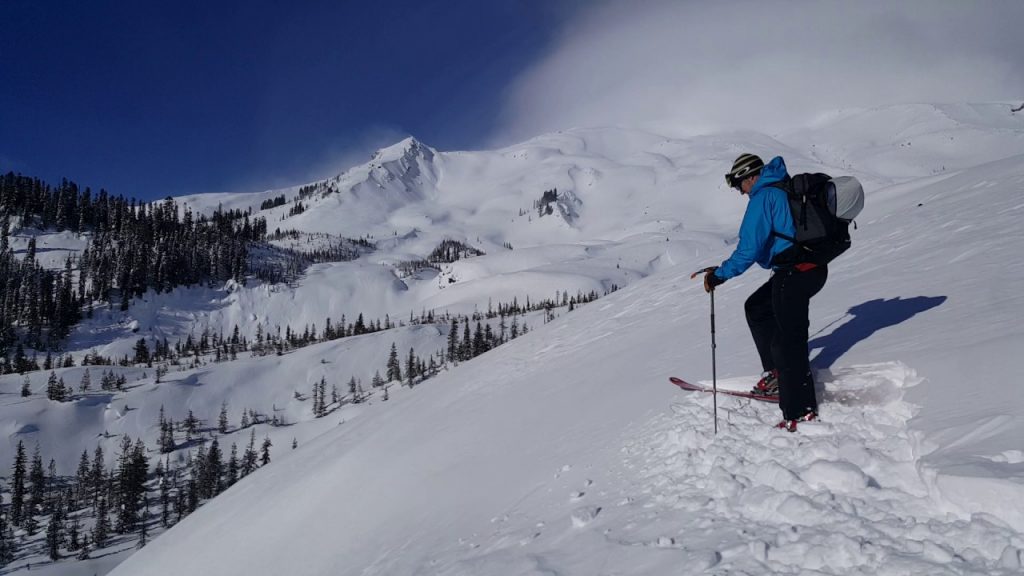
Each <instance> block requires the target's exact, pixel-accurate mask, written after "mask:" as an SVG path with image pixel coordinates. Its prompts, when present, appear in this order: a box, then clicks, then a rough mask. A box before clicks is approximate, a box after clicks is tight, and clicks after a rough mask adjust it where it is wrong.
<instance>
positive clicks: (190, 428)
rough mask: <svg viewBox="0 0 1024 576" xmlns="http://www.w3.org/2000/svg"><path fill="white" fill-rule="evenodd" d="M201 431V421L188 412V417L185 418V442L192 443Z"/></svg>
mask: <svg viewBox="0 0 1024 576" xmlns="http://www.w3.org/2000/svg"><path fill="white" fill-rule="evenodd" d="M197 431H199V419H198V418H196V417H195V414H192V411H191V410H189V411H188V417H187V418H185V441H186V442H191V441H192V436H193V435H194V434H195V433H196V432H197Z"/></svg>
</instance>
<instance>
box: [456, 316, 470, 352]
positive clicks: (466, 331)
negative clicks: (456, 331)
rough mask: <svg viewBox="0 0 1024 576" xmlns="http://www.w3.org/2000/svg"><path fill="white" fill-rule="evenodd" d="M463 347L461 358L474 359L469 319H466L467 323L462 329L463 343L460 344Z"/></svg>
mask: <svg viewBox="0 0 1024 576" xmlns="http://www.w3.org/2000/svg"><path fill="white" fill-rule="evenodd" d="M459 348H460V349H461V354H460V356H461V357H460V360H472V359H473V336H472V334H470V332H469V320H468V319H467V320H466V325H465V327H464V328H463V331H462V344H461V345H460V346H459Z"/></svg>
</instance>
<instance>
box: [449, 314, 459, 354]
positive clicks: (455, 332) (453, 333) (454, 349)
mask: <svg viewBox="0 0 1024 576" xmlns="http://www.w3.org/2000/svg"><path fill="white" fill-rule="evenodd" d="M458 360H459V321H458V320H457V319H455V318H452V325H451V328H449V329H448V361H449V362H451V363H453V364H454V363H455V362H456V361H458Z"/></svg>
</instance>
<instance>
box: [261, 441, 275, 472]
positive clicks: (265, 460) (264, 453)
mask: <svg viewBox="0 0 1024 576" xmlns="http://www.w3.org/2000/svg"><path fill="white" fill-rule="evenodd" d="M271 446H273V443H271V442H270V436H265V437H264V438H263V446H261V447H260V466H266V465H267V464H270V447H271Z"/></svg>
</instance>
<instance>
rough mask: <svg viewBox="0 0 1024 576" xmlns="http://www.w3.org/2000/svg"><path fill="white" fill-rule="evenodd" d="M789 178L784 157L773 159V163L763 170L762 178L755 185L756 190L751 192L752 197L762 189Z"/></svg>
mask: <svg viewBox="0 0 1024 576" xmlns="http://www.w3.org/2000/svg"><path fill="white" fill-rule="evenodd" d="M788 177H789V173H788V172H787V171H786V161H785V160H783V159H782V156H776V157H775V158H772V160H771V162H769V163H767V164H765V165H764V168H762V169H761V176H760V177H759V178H758V179H757V184H754V188H753V189H752V190H751V191H750V195H751V196H753V195H755V194H757V193H758V192H760V191H761V189H762V188H765V187H767V186H771V185H772V184H775V183H777V182H781V181H783V180H785V179H786V178H788Z"/></svg>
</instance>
